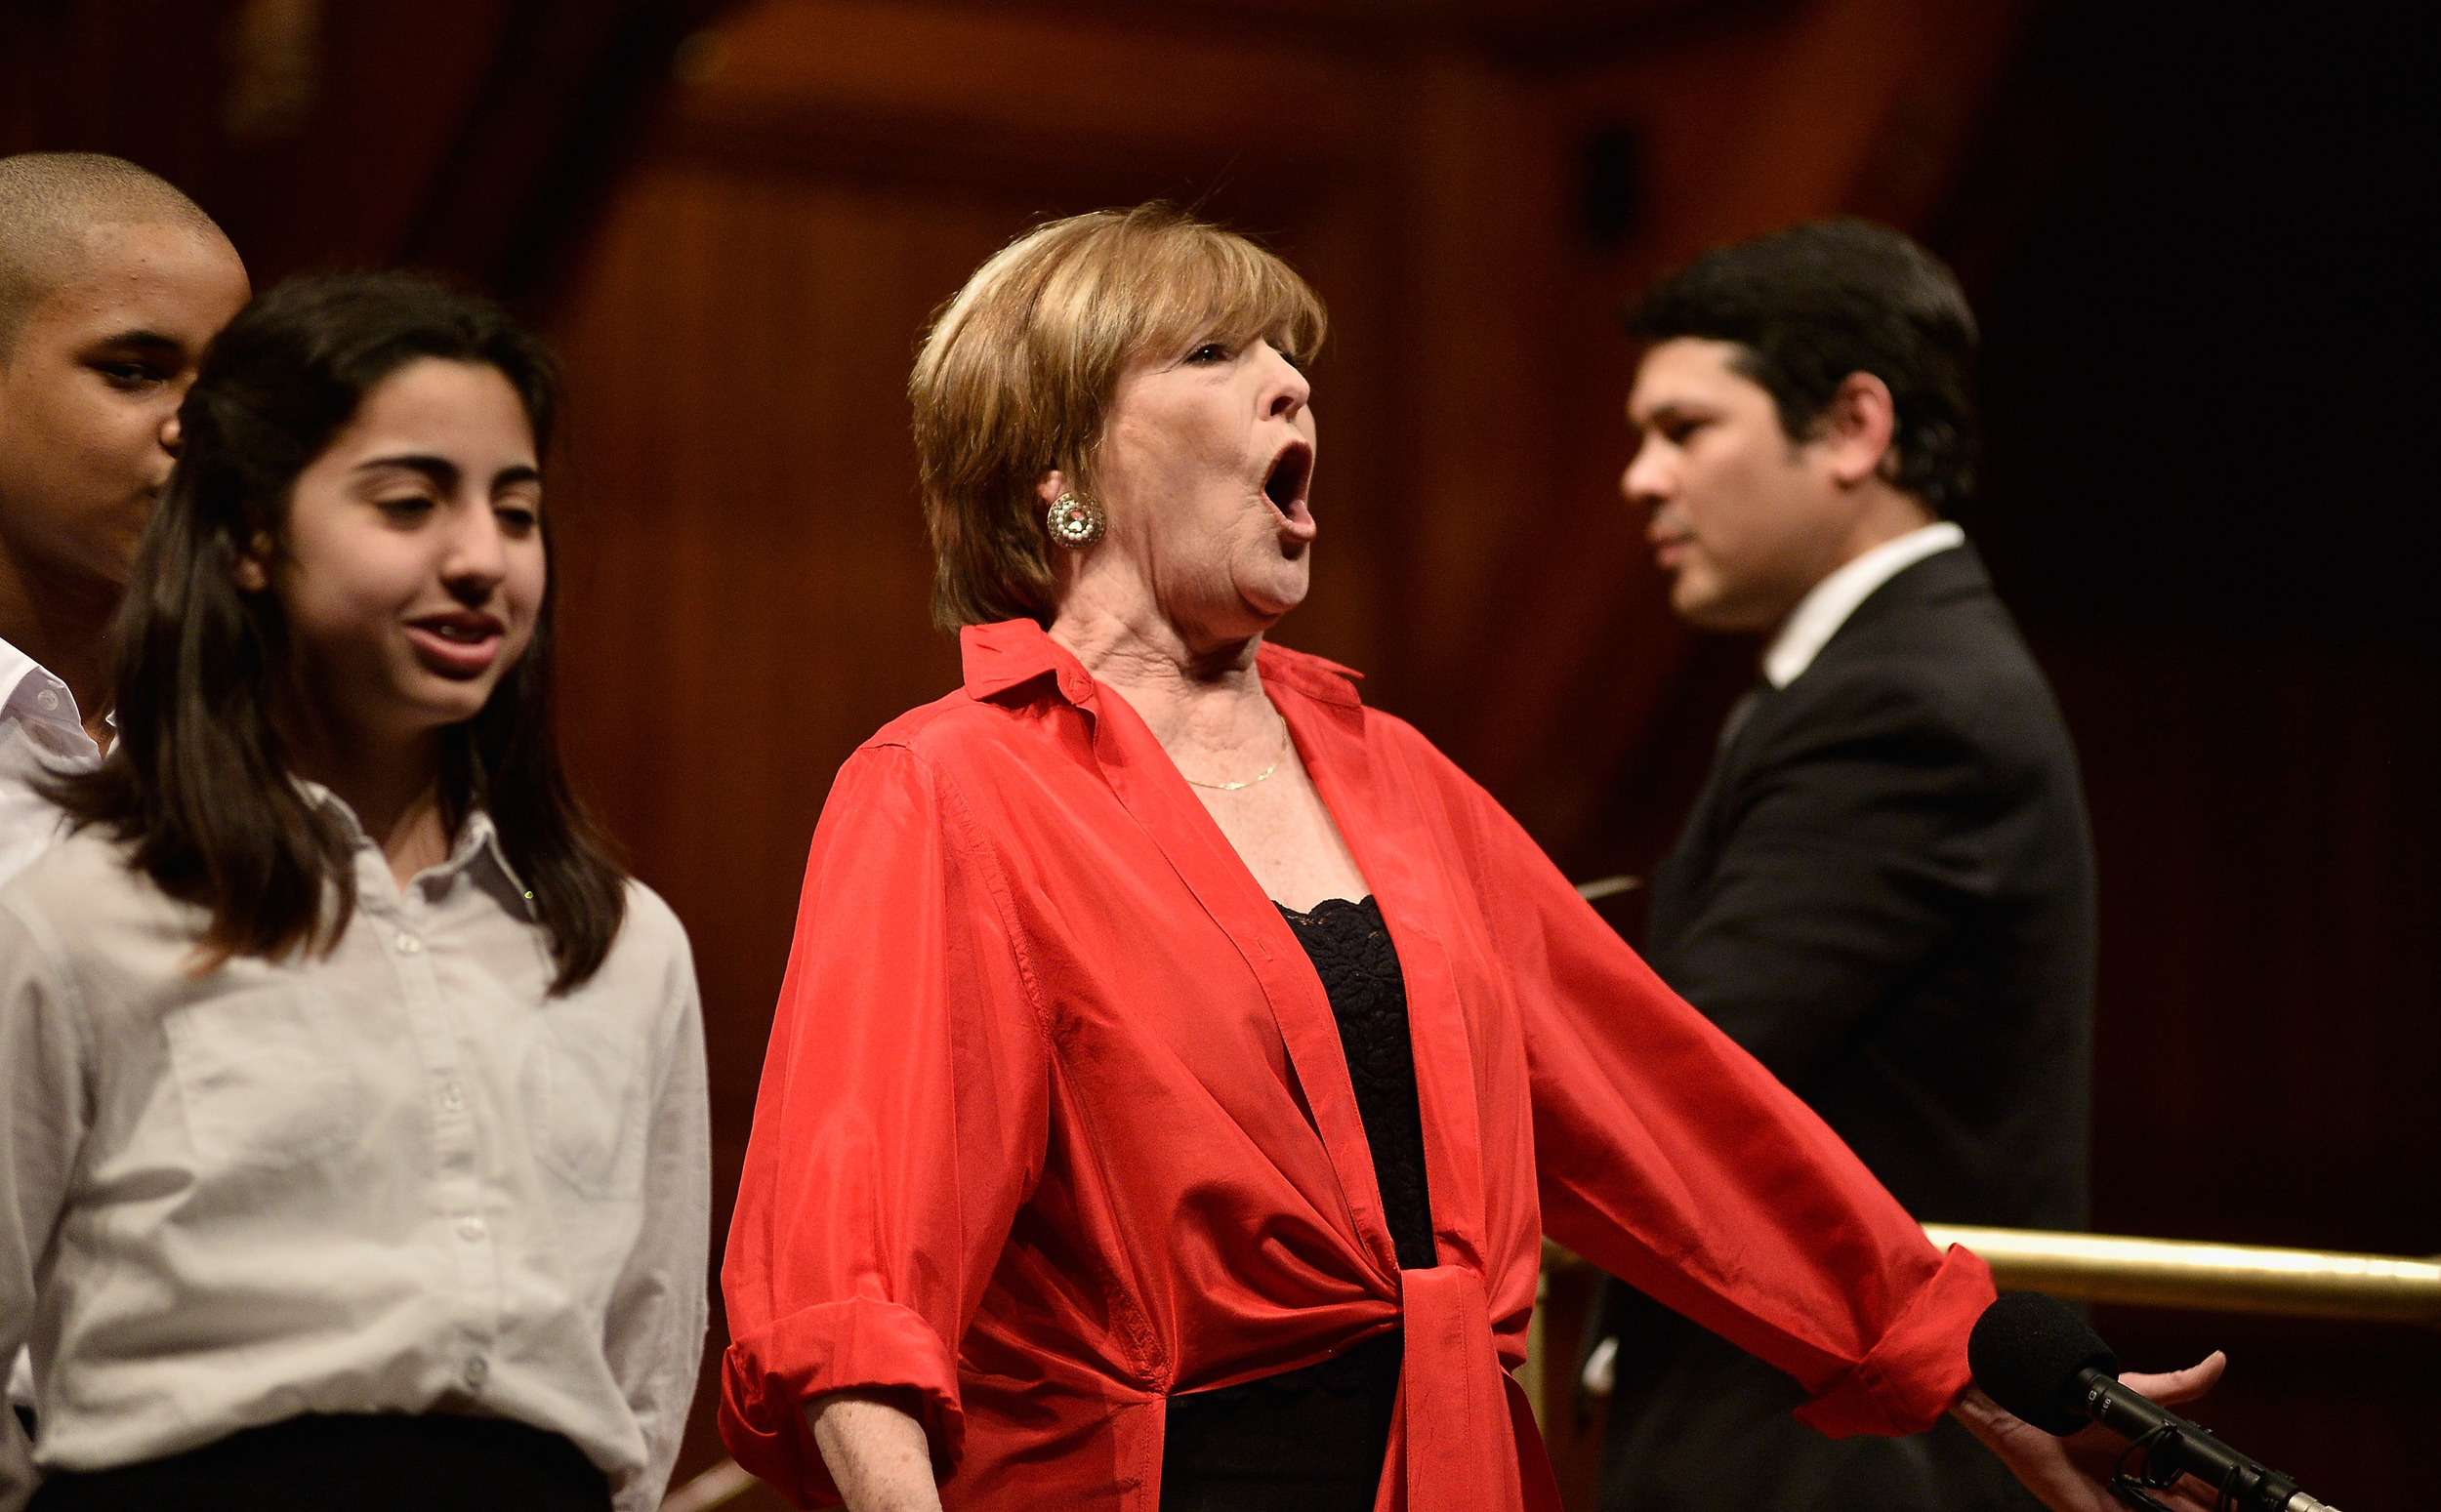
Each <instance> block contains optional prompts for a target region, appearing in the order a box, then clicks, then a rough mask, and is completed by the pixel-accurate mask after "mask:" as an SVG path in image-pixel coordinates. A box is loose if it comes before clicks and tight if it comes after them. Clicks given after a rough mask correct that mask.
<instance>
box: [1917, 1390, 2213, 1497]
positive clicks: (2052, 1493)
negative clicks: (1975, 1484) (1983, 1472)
mask: <svg viewBox="0 0 2441 1512" xmlns="http://www.w3.org/2000/svg"><path fill="white" fill-rule="evenodd" d="M2228 1364H2229V1359H2228V1357H2227V1356H2226V1355H2223V1354H2222V1353H2221V1352H2220V1351H2219V1350H2213V1352H2212V1354H2211V1355H2209V1356H2207V1357H2206V1358H2205V1360H2204V1361H2203V1363H2202V1364H2200V1365H2193V1366H2189V1367H2188V1368H2187V1369H2183V1370H2172V1371H2171V1372H2170V1373H2169V1374H2167V1375H2142V1374H2137V1373H2135V1372H2132V1371H2131V1372H2129V1373H2128V1374H2125V1375H2122V1376H2120V1377H2119V1380H2120V1383H2121V1384H2122V1385H2124V1386H2127V1387H2128V1388H2129V1389H2130V1390H2131V1391H2134V1392H2136V1393H2137V1394H2139V1395H2141V1396H2145V1397H2149V1398H2151V1399H2152V1400H2153V1401H2155V1402H2158V1403H2160V1404H2161V1405H2162V1406H2164V1407H2174V1406H2176V1405H2177V1404H2178V1403H2181V1402H2192V1401H2194V1400H2195V1399H2196V1398H2198V1397H2200V1396H2202V1395H2204V1393H2206V1392H2208V1391H2210V1390H2212V1389H2213V1382H2215V1381H2217V1380H2219V1379H2220V1372H2221V1371H2222V1370H2223V1369H2226V1368H2227V1367H2228ZM1950 1414H1951V1415H1952V1416H1954V1417H1956V1418H1957V1419H1958V1420H1959V1421H1960V1422H1963V1423H1965V1425H1966V1430H1967V1431H1968V1432H1969V1433H1972V1434H1973V1435H1974V1436H1975V1437H1976V1438H1978V1439H1981V1440H1982V1441H1983V1442H1984V1445H1985V1447H1987V1448H1988V1449H1990V1450H1991V1451H1992V1452H1993V1453H1995V1454H1998V1455H2000V1456H2001V1460H2002V1462H2003V1463H2005V1464H2007V1466H2008V1468H2009V1470H2010V1471H2011V1472H2012V1473H2014V1474H2015V1475H2016V1477H2017V1479H2018V1480H2020V1481H2023V1482H2024V1483H2025V1486H2026V1490H2028V1491H2030V1492H2034V1493H2035V1494H2036V1495H2037V1496H2040V1497H2042V1498H2043V1504H2044V1505H2045V1506H2047V1507H2049V1508H2051V1509H2052V1512H2124V1509H2123V1508H2122V1507H2121V1506H2120V1503H2119V1501H2118V1499H2117V1498H2116V1497H2114V1496H2112V1495H2111V1493H2110V1492H2109V1491H2108V1490H2107V1489H2106V1488H2107V1487H2108V1486H2109V1484H2110V1479H2111V1477H2112V1475H2114V1474H2115V1473H2117V1471H2118V1467H2119V1461H2120V1456H2121V1455H2122V1454H2124V1453H2125V1452H2126V1451H2127V1448H2128V1441H2127V1440H2125V1439H2123V1438H2121V1437H2119V1435H2117V1434H2115V1433H2113V1432H2111V1431H2110V1430H2109V1429H2107V1428H2104V1427H2101V1426H2099V1425H2096V1426H2094V1427H2090V1428H2088V1429H2086V1430H2084V1431H2083V1432H2081V1433H2078V1434H2077V1435H2075V1436H2074V1437H2072V1438H2066V1439H2057V1438H2053V1437H2052V1436H2051V1435H2049V1434H2048V1433H2045V1432H2044V1431H2043V1430H2042V1429H2040V1428H2037V1427H2036V1426H2035V1425H2034V1424H2032V1423H2030V1422H2027V1421H2025V1420H2024V1419H2023V1418H2020V1417H2016V1416H2014V1415H2012V1414H2010V1413H2009V1412H2007V1411H2006V1410H2003V1409H2002V1407H2001V1405H2000V1404H1999V1403H1997V1402H1995V1401H1993V1400H1992V1399H1991V1398H1990V1397H1987V1396H1985V1395H1984V1394H1983V1390H1982V1388H1981V1387H1977V1386H1969V1387H1967V1388H1966V1394H1965V1396H1963V1397H1960V1398H1959V1399H1958V1405H1957V1406H1956V1407H1954V1408H1951V1409H1950ZM2155 1494H2156V1495H2158V1496H2159V1497H2160V1498H2161V1499H2162V1502H2163V1504H2164V1505H2166V1506H2169V1507H2172V1508H2174V1509H2176V1512H2213V1499H2214V1498H2213V1492H2211V1491H2210V1490H2209V1489H2207V1488H2206V1487H2205V1486H2204V1484H2203V1483H2202V1482H2200V1481H2198V1480H2196V1479H2194V1478H2193V1477H2192V1476H2187V1477H2181V1478H2180V1480H2179V1482H2178V1484H2177V1485H2176V1486H2174V1487H2172V1488H2171V1489H2170V1490H2168V1491H2164V1492H2155Z"/></svg>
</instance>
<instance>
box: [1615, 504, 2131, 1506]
mask: <svg viewBox="0 0 2441 1512" xmlns="http://www.w3.org/2000/svg"><path fill="white" fill-rule="evenodd" d="M1647 957H1648V959H1649V960H1651V962H1652V964H1653V966H1654V968H1655V969H1656V970H1657V971H1658V972H1659V973H1660V974H1661V976H1662V978H1663V980H1665V981H1667V982H1668V983H1669V984H1670V985H1671V986H1672V987H1674V988H1676V990H1677V991H1678V993H1679V994H1680V995H1682V996H1683V997H1685V998H1686V999H1687V1000H1688V1001H1690V1002H1692V1003H1694V1004H1695V1005H1696V1006H1697V1007H1698V1008H1701V1009H1702V1010H1704V1012H1705V1013H1707V1014H1708V1015H1710V1016H1711V1017H1712V1018H1713V1020H1714V1021H1715V1022H1717V1023H1718V1024H1719V1025H1720V1026H1721V1027H1722V1028H1723V1029H1724V1030H1726V1031H1727V1032H1728V1033H1729V1035H1730V1036H1731V1037H1732V1038H1734V1039H1735V1040H1736V1041H1737V1042H1739V1043H1740V1044H1742V1045H1744V1046H1745V1047H1746V1048H1747V1049H1748V1050H1750V1051H1752V1052H1753V1053H1754V1054H1755V1055H1756V1056H1757V1057H1758V1059H1760V1060H1761V1061H1762V1063H1763V1064H1764V1065H1765V1066H1768V1067H1769V1068H1770V1069H1771V1070H1772V1072H1773V1073H1774V1074H1775V1075H1777V1076H1778V1077H1779V1078H1780V1079H1781V1080H1782V1081H1783V1082H1785V1083H1788V1085H1789V1086H1790V1087H1792V1088H1793V1089H1794V1090H1796V1091H1797V1093H1798V1094H1799V1095H1800V1096H1801V1097H1803V1098H1804V1099H1805V1100H1806V1102H1807V1103H1809V1104H1811V1105H1812V1107H1813V1108H1814V1109H1815V1111H1816V1112H1818V1113H1820V1114H1821V1115H1822V1116H1823V1118H1824V1120H1825V1121H1826V1122H1828V1123H1829V1124H1831V1126H1832V1127H1833V1128H1834V1129H1836V1130H1838V1131H1839V1133H1840V1135H1841V1138H1843V1139H1845V1140H1846V1141H1847V1143H1848V1145H1849V1146H1850V1147H1851V1148H1852V1149H1854V1150H1855V1151H1856V1153H1857V1155H1858V1156H1860V1157H1861V1158H1862V1159H1863V1160H1864V1162H1865V1164H1866V1165H1868V1166H1870V1167H1871V1168H1872V1169H1873V1171H1874V1173H1875V1174H1876V1175H1878V1176H1880V1177H1881V1178H1882V1182H1883V1183H1884V1184H1885V1185H1887V1186H1888V1187H1889V1188H1890V1190H1891V1192H1892V1193H1893V1194H1895V1195H1896V1196H1897V1198H1898V1200H1899V1201H1900V1202H1901V1203H1902V1204H1904V1205H1905V1206H1907V1208H1908V1209H1909V1210H1910V1211H1912V1212H1914V1213H1915V1214H1916V1215H1917V1216H1918V1217H1920V1218H1924V1219H1932V1220H1941V1221H1948V1222H1953V1223H1976V1224H1997V1225H2002V1226H2007V1227H2020V1228H2081V1227H2083V1226H2084V1224H2085V1222H2086V1213H2087V1154H2088V1139H2089V1135H2088V1122H2089V1113H2090V1105H2091V1084H2090V1071H2089V1064H2090V1058H2091V1044H2092V994H2093V860H2092V849H2091V844H2090V841H2089V837H2088V832H2087V826H2086V816H2085V804H2084V798H2083V795H2082V792H2081V789H2080V784H2079V782H2078V778H2077V762H2076V755H2075V752H2074V751H2073V749H2072V748H2071V747H2070V745H2069V741H2068V735H2067V730H2066V728H2065V726H2064V725H2063V723H2062V722H2061V719H2060V715H2059V710H2058V706H2057V705H2056V704H2055V703H2054V702H2053V700H2052V698H2051V693H2050V689H2049V687H2048V684H2047V683H2046V682H2045V681H2044V678H2043V674H2042V673H2041V671H2040V670H2039V669H2038V668H2037V667H2036V666H2035V663H2034V659H2033V657H2032V656H2031V655H2030V654H2029V653H2028V652H2027V650H2026V646H2025V642H2024V641H2023V640H2022V639H2021V638H2020V637H2019V635H2018V633H2017V631H2016V627H2015V626H2014V624H2013V623H2012V622H2011V621H2010V619H2009V617H2008V613H2007V610H2006V609H2004V608H2003V607H2002V606H2001V603H2000V600H1999V599H1998V598H1997V597H1996V596H1995V595H1994V593H1993V592H1992V585H1991V581H1990V579H1989V578H1988V577H1986V576H1985V573H1984V570H1983V564H1982V562H1981V560H1980V559H1979V558H1978V557H1977V556H1976V554H1975V552H1974V550H1973V548H1971V547H1963V548H1959V549H1955V550H1951V551H1946V552H1937V553H1935V554H1934V555H1932V556H1928V557H1926V558H1924V560H1922V561H1920V562H1917V563H1915V564H1914V565H1912V566H1910V567H1908V568H1906V569H1905V570H1904V571H1902V572H1900V573H1899V574H1897V575H1896V576H1895V577H1893V578H1891V579H1890V580H1889V581H1888V582H1887V583H1885V584H1883V585H1882V587H1881V588H1880V589H1879V590H1877V591H1876V592H1875V593H1873V594H1872V595H1871V596H1870V597H1868V598H1867V599H1865V601H1864V602H1863V603H1862V604H1860V605H1858V606H1857V608H1856V610H1855V612H1854V613H1853V614H1852V615H1851V616H1849V618H1848V620H1847V621H1846V623H1845V624H1843V625H1841V628H1840V630H1839V632H1838V633H1836V634H1835V635H1833V636H1832V637H1831V639H1830V641H1829V642H1828V643H1827V644H1825V645H1824V647H1823V648H1822V650H1821V652H1820V653H1819V654H1818V655H1817V656H1816V657H1815V658H1814V661H1813V662H1812V664H1811V665H1810V666H1808V667H1807V668H1806V670H1805V671H1804V672H1803V673H1802V674H1800V675H1799V676H1798V677H1797V678H1796V679H1795V680H1793V681H1792V682H1790V683H1789V685H1788V686H1787V687H1785V688H1780V689H1777V690H1766V691H1761V692H1759V693H1758V694H1756V695H1750V700H1749V702H1748V703H1746V704H1742V705H1741V706H1740V710H1739V713H1738V715H1736V716H1733V720H1732V724H1731V727H1730V728H1729V729H1728V730H1727V731H1726V732H1725V733H1724V736H1723V739H1722V742H1721V748H1720V752H1719V755H1718V756H1717V758H1716V761H1715V765H1714V769H1713V772H1712V776H1711V779H1710V781H1709V782H1708V783H1707V784H1706V786H1705V789H1704V792H1703V795H1702V797H1699V798H1698V799H1697V801H1696V805H1695V811H1694V813H1693V815H1692V817H1691V818H1690V819H1689V820H1688V823H1687V828H1686V832H1685V834H1684V835H1683V836H1682V837H1681V838H1680V839H1679V842H1678V845H1677V848H1676V850H1674V851H1673V852H1672V853H1671V855H1670V856H1669V858H1668V859H1667V860H1665V861H1664V862H1663V863H1662V864H1661V866H1660V867H1659V868H1658V869H1657V870H1656V872H1655V874H1654V877H1653V894H1652V919H1651V925H1650V929H1649V931H1648V948H1647ZM1614 1301H1615V1310H1614V1319H1615V1320H1616V1327H1617V1329H1618V1332H1619V1334H1620V1337H1621V1339H1622V1356H1621V1379H1622V1386H1621V1390H1620V1392H1619V1394H1618V1395H1617V1397H1615V1398H1614V1402H1613V1427H1612V1432H1611V1441H1610V1444H1609V1445H1608V1447H1607V1453H1606V1458H1607V1460H1608V1464H1607V1465H1606V1470H1605V1476H1604V1498H1603V1504H1604V1506H1605V1507H1606V1508H1609V1509H1613V1512H1617V1509H1626V1508H1656V1509H1658V1508H1662V1507H1669V1508H1673V1509H1690V1512H1691V1509H1695V1508H1704V1507H1721V1508H1728V1507H1737V1508H1741V1509H1755V1508H1760V1507H1770V1508H1778V1509H1799V1508H1822V1509H1846V1508H1854V1507H1866V1506H1871V1507H1875V1508H1908V1507H1917V1506H1922V1507H1925V1508H1935V1507H1938V1508H1958V1507H1977V1506H2031V1505H2033V1504H2034V1503H2033V1502H2032V1501H2031V1499H2030V1498H2022V1499H2021V1497H2020V1496H2019V1495H2018V1494H2017V1493H2015V1492H2014V1489H2013V1485H2012V1484H2011V1483H2008V1482H2007V1477H2006V1474H2005V1473H2002V1474H1999V1475H1997V1476H1996V1475H1995V1472H1996V1471H1998V1462H1997V1461H1994V1460H1991V1459H1990V1456H1988V1455H1987V1454H1985V1453H1984V1451H1982V1450H1981V1448H1980V1447H1979V1446H1976V1445H1974V1444H1973V1443H1972V1441H1971V1440H1969V1439H1967V1438H1966V1437H1965V1434H1964V1432H1963V1430H1958V1429H1956V1428H1955V1425H1951V1426H1950V1427H1949V1428H1946V1429H1944V1430H1943V1432H1942V1433H1940V1434H1936V1435H1927V1436H1926V1437H1925V1438H1924V1440H1910V1441H1901V1442H1899V1443H1897V1444H1891V1443H1888V1442H1886V1441H1885V1442H1882V1443H1879V1444H1877V1443H1874V1442H1872V1441H1854V1440H1851V1441H1846V1442H1845V1443H1843V1444H1841V1445H1833V1444H1831V1443H1830V1441H1828V1440H1824V1439H1821V1438H1820V1437H1819V1436H1816V1435H1814V1434H1812V1433H1811V1432H1810V1431H1809V1430H1806V1429H1804V1428H1801V1427H1800V1426H1799V1425H1798V1424H1796V1423H1795V1421H1794V1420H1792V1419H1789V1418H1787V1417H1786V1412H1787V1410H1789V1409H1790V1408H1792V1407H1794V1406H1795V1404H1796V1402H1797V1401H1798V1400H1800V1396H1801V1394H1800V1393H1798V1392H1797V1391H1796V1388H1795V1385H1794V1383H1793V1382H1790V1381H1788V1380H1787V1379H1786V1378H1785V1377H1782V1376H1779V1375H1778V1374H1777V1372H1775V1371H1772V1370H1770V1369H1769V1368H1767V1367H1763V1366H1760V1365H1758V1364H1757V1363H1755V1362H1753V1361H1750V1360H1748V1359H1747V1358H1746V1357H1745V1356H1743V1355H1740V1354H1738V1353H1737V1352H1736V1351H1734V1350H1732V1349H1729V1347H1728V1346H1726V1345H1722V1344H1720V1343H1718V1341H1717V1340H1713V1339H1711V1337H1710V1336H1709V1335H1705V1334H1701V1333H1700V1331H1699V1330H1694V1329H1693V1328H1692V1326H1691V1325H1685V1324H1683V1323H1682V1322H1681V1321H1679V1320H1677V1319H1676V1318H1675V1317H1666V1318H1665V1317H1657V1316H1643V1317H1641V1318H1639V1306H1640V1307H1641V1308H1642V1309H1647V1310H1649V1309H1652V1308H1653V1306H1654V1304H1650V1303H1645V1302H1643V1301H1642V1299H1641V1298H1635V1297H1634V1296H1633V1294H1632V1293H1631V1294H1628V1296H1626V1297H1623V1298H1615V1299H1614ZM1707 1404H1711V1405H1710V1406H1707ZM1741 1467H1742V1468H1741ZM1741 1477H1744V1479H1741ZM1706 1487H1710V1488H1713V1490H1711V1491H1704V1490H1702V1488H1706Z"/></svg>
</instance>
